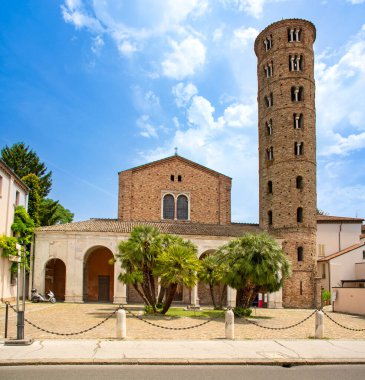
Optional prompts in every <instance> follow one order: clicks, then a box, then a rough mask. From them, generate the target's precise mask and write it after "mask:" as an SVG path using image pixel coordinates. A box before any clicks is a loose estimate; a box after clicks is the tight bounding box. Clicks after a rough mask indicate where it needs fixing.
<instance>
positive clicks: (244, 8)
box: [220, 0, 356, 18]
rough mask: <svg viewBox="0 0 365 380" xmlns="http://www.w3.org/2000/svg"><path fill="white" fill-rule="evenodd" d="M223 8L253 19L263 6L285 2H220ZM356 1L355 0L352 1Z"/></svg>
mask: <svg viewBox="0 0 365 380" xmlns="http://www.w3.org/2000/svg"><path fill="white" fill-rule="evenodd" d="M220 1H221V3H222V4H223V5H224V6H225V7H229V8H233V9H235V10H237V11H238V12H245V13H247V14H249V15H250V16H253V17H255V18H260V17H261V16H262V13H263V10H264V6H265V4H267V3H272V2H279V1H286V0H220ZM354 1H356V0H354Z"/></svg>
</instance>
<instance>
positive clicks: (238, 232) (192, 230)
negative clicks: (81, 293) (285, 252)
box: [35, 219, 261, 237]
mask: <svg viewBox="0 0 365 380" xmlns="http://www.w3.org/2000/svg"><path fill="white" fill-rule="evenodd" d="M142 224H143V225H146V226H151V227H155V228H157V229H158V231H159V232H161V233H166V234H175V235H197V236H226V237H239V236H242V235H243V234H244V233H245V232H260V231H261V230H260V228H259V226H258V224H248V223H247V224H246V223H233V224H228V225H219V224H202V223H168V222H146V221H139V222H124V221H122V220H118V219H90V220H86V221H83V222H74V223H66V224H57V225H54V226H47V227H39V228H37V229H36V231H35V232H36V233H37V232H112V233H130V232H131V231H132V230H133V228H134V227H136V226H140V225H142Z"/></svg>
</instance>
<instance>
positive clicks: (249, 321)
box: [244, 310, 317, 330]
mask: <svg viewBox="0 0 365 380" xmlns="http://www.w3.org/2000/svg"><path fill="white" fill-rule="evenodd" d="M316 311H317V310H314V311H313V313H311V314H310V315H308V317H306V318H304V319H303V320H302V321H299V322H297V323H294V324H293V325H290V326H285V327H269V326H263V325H260V324H259V323H257V322H255V321H251V320H250V319H248V318H246V317H244V319H245V321H247V322H248V323H250V324H251V325H255V326H257V327H261V328H262V329H267V330H288V329H291V328H293V327H296V326H299V325H300V324H301V323H304V322H305V321H307V320H308V319H309V318H311V317H312V316H313V315H314V314H315V313H316Z"/></svg>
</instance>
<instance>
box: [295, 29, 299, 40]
mask: <svg viewBox="0 0 365 380" xmlns="http://www.w3.org/2000/svg"><path fill="white" fill-rule="evenodd" d="M299 32H300V29H295V40H296V41H299Z"/></svg>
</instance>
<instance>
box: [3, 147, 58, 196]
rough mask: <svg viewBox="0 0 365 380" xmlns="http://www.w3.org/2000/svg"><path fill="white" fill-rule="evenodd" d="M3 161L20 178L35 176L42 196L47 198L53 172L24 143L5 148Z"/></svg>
mask: <svg viewBox="0 0 365 380" xmlns="http://www.w3.org/2000/svg"><path fill="white" fill-rule="evenodd" d="M1 158H2V160H3V161H4V162H5V163H6V164H7V165H8V166H9V167H10V168H11V169H12V170H13V171H14V173H15V174H17V175H18V176H19V177H20V178H23V177H25V176H27V175H28V174H31V173H33V174H35V175H36V176H37V177H38V178H39V180H40V196H41V197H42V198H44V197H46V196H47V195H48V194H49V192H50V190H51V187H52V172H51V171H48V169H47V167H46V165H45V164H44V163H43V162H41V161H40V159H39V157H38V155H37V154H36V153H35V152H34V151H33V150H31V149H29V146H26V145H25V144H24V143H23V142H20V143H16V144H14V145H12V146H11V147H8V146H5V147H4V148H3V149H2V150H1Z"/></svg>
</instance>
